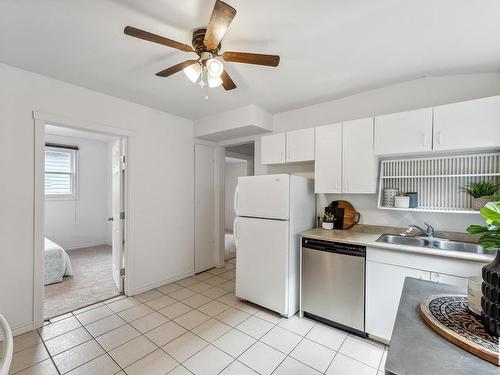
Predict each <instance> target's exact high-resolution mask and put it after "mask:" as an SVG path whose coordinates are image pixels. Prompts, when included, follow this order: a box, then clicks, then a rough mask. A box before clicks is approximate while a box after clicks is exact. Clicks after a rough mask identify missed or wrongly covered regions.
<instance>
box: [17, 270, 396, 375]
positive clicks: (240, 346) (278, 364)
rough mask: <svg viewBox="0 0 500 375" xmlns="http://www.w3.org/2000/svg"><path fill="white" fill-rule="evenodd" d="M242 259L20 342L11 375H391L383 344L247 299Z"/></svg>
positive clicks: (76, 315) (102, 306) (78, 315)
mask: <svg viewBox="0 0 500 375" xmlns="http://www.w3.org/2000/svg"><path fill="white" fill-rule="evenodd" d="M233 262H234V261H232V262H228V263H226V266H225V267H223V268H220V269H213V270H209V271H207V272H204V273H202V274H199V275H195V276H193V277H188V278H186V279H184V280H180V281H178V282H176V283H172V284H169V285H165V286H163V287H160V288H157V289H155V290H151V291H148V292H145V293H142V294H141V295H138V296H135V298H127V297H117V298H115V299H112V300H109V301H105V302H104V303H98V304H96V305H93V306H90V307H88V308H85V309H81V310H78V311H75V312H73V313H70V314H66V315H65V316H62V317H58V318H55V319H52V320H51V321H50V322H49V323H47V324H46V325H45V326H44V327H43V328H41V329H40V330H38V331H33V332H28V333H26V334H24V335H21V336H17V337H16V338H15V344H14V351H15V354H14V358H13V362H12V368H11V374H19V375H28V374H29V375H52V374H54V375H58V374H70V375H77V374H82V375H83V374H86V375H89V374H90V375H113V374H121V375H123V374H129V375H142V374H144V375H165V374H169V375H176V374H177V375H182V374H195V375H210V374H226V375H227V374H241V375H244V374H287V375H294V374H297V375H298V374H301V375H307V374H329V375H330V374H333V375H347V374H349V375H350V374H352V375H364V374H367V375H370V374H371V375H381V374H382V373H383V368H384V364H385V358H386V348H385V347H384V346H383V345H380V344H377V343H374V342H372V341H369V340H363V339H360V338H358V337H355V336H352V335H349V334H347V333H345V332H342V331H339V330H337V329H334V328H331V327H329V326H325V325H323V324H320V323H317V322H315V321H312V320H309V319H301V318H298V317H297V316H295V317H293V318H291V319H284V318H281V317H280V316H279V315H277V314H274V313H272V312H270V311H267V310H265V309H262V308H260V307H258V306H255V305H252V304H250V303H246V302H242V301H240V300H239V299H238V298H236V297H235V296H234V278H235V272H234V264H233Z"/></svg>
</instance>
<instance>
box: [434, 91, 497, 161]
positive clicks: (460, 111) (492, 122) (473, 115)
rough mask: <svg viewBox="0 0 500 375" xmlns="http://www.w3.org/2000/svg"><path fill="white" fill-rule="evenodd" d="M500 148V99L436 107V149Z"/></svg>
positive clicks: (493, 98) (484, 99)
mask: <svg viewBox="0 0 500 375" xmlns="http://www.w3.org/2000/svg"><path fill="white" fill-rule="evenodd" d="M498 146H500V96H493V97H489V98H483V99H477V100H469V101H467V102H461V103H454V104H449V105H442V106H439V107H435V108H434V144H433V147H434V150H437V151H441V150H465V149H481V148H491V147H498Z"/></svg>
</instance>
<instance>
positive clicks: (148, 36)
mask: <svg viewBox="0 0 500 375" xmlns="http://www.w3.org/2000/svg"><path fill="white" fill-rule="evenodd" d="M123 32H124V33H125V34H127V35H130V36H133V37H136V38H139V39H144V40H147V41H149V42H153V43H158V44H162V45H164V46H167V47H172V48H175V49H179V50H181V51H184V52H194V49H193V47H191V46H188V45H187V44H184V43H180V42H176V41H175V40H172V39H168V38H165V37H163V36H160V35H156V34H153V33H150V32H148V31H144V30H140V29H136V28H135V27H132V26H127V27H125V29H124V30H123Z"/></svg>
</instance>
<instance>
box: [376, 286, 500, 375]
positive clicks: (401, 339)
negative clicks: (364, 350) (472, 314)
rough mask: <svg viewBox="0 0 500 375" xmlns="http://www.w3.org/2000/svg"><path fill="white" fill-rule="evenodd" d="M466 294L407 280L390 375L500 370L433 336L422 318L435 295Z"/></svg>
mask: <svg viewBox="0 0 500 375" xmlns="http://www.w3.org/2000/svg"><path fill="white" fill-rule="evenodd" d="M441 293H450V294H467V291H466V290H465V289H461V288H458V287H455V286H451V285H445V284H438V283H434V282H430V281H424V280H418V279H413V278H410V277H407V278H406V280H405V284H404V287H403V292H402V293H401V300H400V303H399V309H398V314H397V316H396V322H395V323H394V330H393V333H392V338H391V345H390V346H389V353H388V355H387V360H386V363H385V373H386V374H389V375H422V374H425V375H438V374H439V375H442V374H451V375H462V374H463V375H465V374H467V375H472V374H481V375H489V374H492V375H493V374H495V375H498V374H499V373H500V367H497V366H495V365H494V364H492V363H490V362H488V361H485V360H483V359H481V358H479V357H476V356H475V355H473V354H471V353H469V352H467V351H465V350H463V349H461V348H460V347H458V346H456V345H454V344H453V343H451V342H449V341H448V340H446V339H445V338H443V337H441V336H440V335H438V334H437V333H436V332H434V331H433V330H432V329H431V328H430V327H429V326H428V325H427V324H426V323H425V322H424V321H423V320H422V318H421V317H420V315H419V305H420V302H421V301H422V300H423V299H424V298H426V297H428V296H430V295H433V294H441Z"/></svg>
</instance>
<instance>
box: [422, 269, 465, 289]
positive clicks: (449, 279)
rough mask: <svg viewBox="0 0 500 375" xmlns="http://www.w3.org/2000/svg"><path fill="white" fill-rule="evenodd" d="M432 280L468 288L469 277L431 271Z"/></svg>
mask: <svg viewBox="0 0 500 375" xmlns="http://www.w3.org/2000/svg"><path fill="white" fill-rule="evenodd" d="M431 281H434V282H436V283H440V284H448V285H454V286H458V287H460V288H464V289H465V288H467V279H466V278H465V277H460V276H453V275H447V274H445V273H439V272H431Z"/></svg>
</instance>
